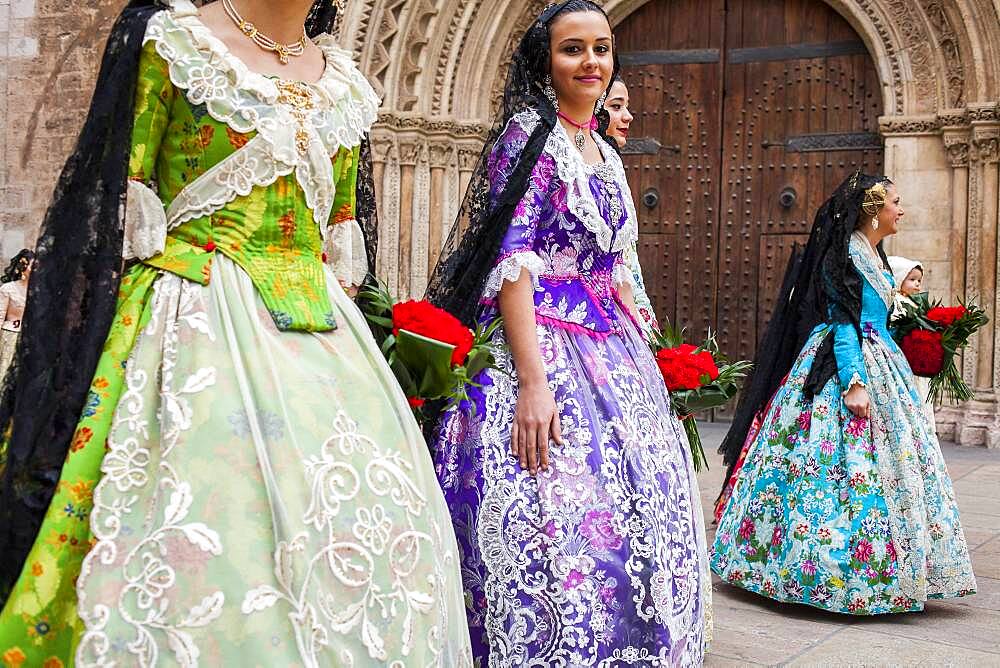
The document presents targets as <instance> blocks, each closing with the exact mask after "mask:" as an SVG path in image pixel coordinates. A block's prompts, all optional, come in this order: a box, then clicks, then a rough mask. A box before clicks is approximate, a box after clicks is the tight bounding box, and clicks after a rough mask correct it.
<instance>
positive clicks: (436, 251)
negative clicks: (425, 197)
mask: <svg viewBox="0 0 1000 668" xmlns="http://www.w3.org/2000/svg"><path fill="white" fill-rule="evenodd" d="M429 149H430V150H429V157H430V166H431V184H430V190H431V192H430V208H429V211H428V217H429V218H430V229H429V233H428V235H427V272H428V275H430V273H431V272H432V271H434V265H435V264H437V261H438V256H439V255H440V254H441V246H442V244H444V241H445V240H444V235H445V228H446V227H447V226H448V225H449V224H450V222H451V221H445V219H444V216H445V210H446V209H445V200H446V198H447V197H448V193H446V192H445V177H446V170H447V169H448V163H449V162H450V159H451V156H452V154H453V153H454V148H452V147H451V146H450V145H448V144H445V143H439V144H431V146H430V147H429Z"/></svg>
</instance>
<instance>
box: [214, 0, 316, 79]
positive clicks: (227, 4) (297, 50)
mask: <svg viewBox="0 0 1000 668" xmlns="http://www.w3.org/2000/svg"><path fill="white" fill-rule="evenodd" d="M222 8H223V9H225V10H226V15H227V16H229V18H230V19H232V21H233V23H235V24H236V26H237V27H238V28H239V29H240V32H242V33H243V34H244V35H246V36H247V37H249V38H250V39H251V40H252V41H253V43H254V44H256V45H257V46H259V47H260V48H261V49H263V50H264V51H272V52H274V53H276V54H277V55H278V60H279V61H281V64H282V65H287V64H288V59H289V58H297V57H299V56H301V55H302V54H304V53H305V52H306V39H307V38H306V32H305V30H304V29H303V31H302V37H301V38H299V40H298V41H297V42H292V43H291V44H282V43H280V42H276V41H275V40H273V39H271V38H270V37H268V36H267V35H265V34H263V33H262V32H261V31H260V30H258V29H257V26H255V25H254V24H252V23H250V22H249V21H246V20H244V18H243V17H242V16H240V13H239V12H238V11H236V7H235V6H234V5H233V0H222Z"/></svg>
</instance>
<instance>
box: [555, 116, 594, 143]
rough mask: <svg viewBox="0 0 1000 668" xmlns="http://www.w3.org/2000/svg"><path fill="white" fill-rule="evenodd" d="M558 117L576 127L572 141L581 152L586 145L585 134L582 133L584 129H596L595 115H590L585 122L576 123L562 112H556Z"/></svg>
mask: <svg viewBox="0 0 1000 668" xmlns="http://www.w3.org/2000/svg"><path fill="white" fill-rule="evenodd" d="M558 114H559V118H561V119H563V120H564V121H566V122H567V123H569V124H570V125H572V126H573V127H575V128H576V134H575V135H573V143H574V144H576V147H577V149H579V151H580V153H583V148H584V147H585V146H586V145H587V135H585V134H584V133H583V131H584V129H587V130H596V129H597V117H596V116H591V117H590V120H589V121H587V122H586V123H577V122H576V121H574V120H573V119H572V118H570V117H569V116H567V115H566V114H564V113H563V112H561V111H560V112H558Z"/></svg>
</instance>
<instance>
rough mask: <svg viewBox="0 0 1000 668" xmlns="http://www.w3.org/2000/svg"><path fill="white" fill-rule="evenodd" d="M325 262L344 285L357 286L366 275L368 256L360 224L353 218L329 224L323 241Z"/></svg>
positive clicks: (362, 281) (363, 280)
mask: <svg viewBox="0 0 1000 668" xmlns="http://www.w3.org/2000/svg"><path fill="white" fill-rule="evenodd" d="M324 251H325V252H326V257H327V264H329V266H330V268H331V269H332V270H333V273H334V275H335V276H336V277H337V280H338V281H340V284H341V285H343V286H344V287H358V286H360V285H361V284H362V283H364V282H365V277H366V276H367V275H368V256H367V254H366V253H365V237H364V234H363V233H362V231H361V226H360V225H359V224H358V221H356V220H354V219H349V220H344V221H341V222H339V223H335V224H333V225H330V227H329V230H328V234H327V235H326V242H325V243H324Z"/></svg>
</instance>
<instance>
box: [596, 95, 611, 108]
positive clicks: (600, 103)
mask: <svg viewBox="0 0 1000 668" xmlns="http://www.w3.org/2000/svg"><path fill="white" fill-rule="evenodd" d="M607 99H608V92H607V91H604V92H603V93H601V97H599V98H598V99H597V112H596V113H600V112H601V110H602V109H604V101H605V100H607Z"/></svg>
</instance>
